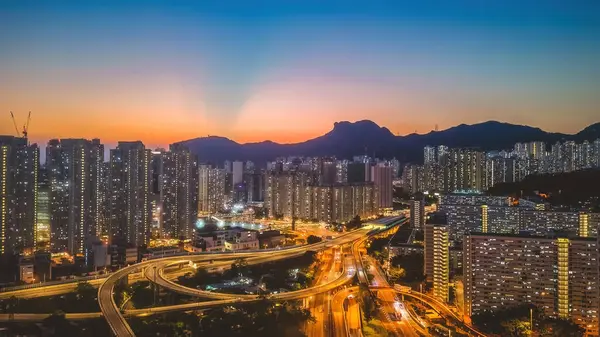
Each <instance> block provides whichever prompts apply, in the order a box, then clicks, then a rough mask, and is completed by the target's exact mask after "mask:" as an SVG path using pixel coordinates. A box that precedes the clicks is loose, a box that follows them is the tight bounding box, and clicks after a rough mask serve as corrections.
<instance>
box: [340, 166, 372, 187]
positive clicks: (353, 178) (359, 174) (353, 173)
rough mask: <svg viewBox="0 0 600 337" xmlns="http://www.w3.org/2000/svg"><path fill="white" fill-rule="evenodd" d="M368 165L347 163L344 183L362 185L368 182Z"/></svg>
mask: <svg viewBox="0 0 600 337" xmlns="http://www.w3.org/2000/svg"><path fill="white" fill-rule="evenodd" d="M370 171H371V164H370V163H362V162H352V163H348V167H347V179H346V182H348V183H350V184H354V183H364V182H366V181H370V178H369V177H370V176H371V174H370Z"/></svg>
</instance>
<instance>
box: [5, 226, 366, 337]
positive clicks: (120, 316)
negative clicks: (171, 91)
mask: <svg viewBox="0 0 600 337" xmlns="http://www.w3.org/2000/svg"><path fill="white" fill-rule="evenodd" d="M370 230H371V229H370V228H361V229H358V230H355V231H352V232H349V233H345V234H342V235H340V236H338V237H337V238H334V239H333V240H329V241H325V242H322V243H317V244H313V245H304V246H295V247H290V248H287V249H277V250H260V251H243V252H237V253H221V252H218V253H200V254H196V255H187V256H173V257H166V258H160V259H155V260H150V261H144V262H141V263H138V264H135V265H132V266H128V267H125V268H123V269H121V270H119V271H117V272H115V273H113V274H111V275H109V276H108V277H106V278H105V279H98V280H92V282H91V283H92V284H100V286H99V289H98V302H99V304H100V309H101V313H86V314H67V316H66V317H67V318H69V319H85V318H92V317H100V316H104V318H105V319H106V320H107V322H108V324H109V326H110V328H111V330H112V331H113V333H114V334H115V335H116V336H134V333H133V331H132V330H131V328H130V327H129V325H128V324H127V322H126V320H125V318H124V316H146V315H152V314H157V313H166V312H172V311H187V310H199V309H207V308H212V307H217V306H222V305H227V304H236V303H241V302H251V301H255V300H257V299H258V296H256V295H247V296H246V295H235V297H234V296H232V295H228V294H219V293H211V292H204V291H199V290H198V289H191V288H185V287H182V286H181V285H179V284H176V283H175V282H172V281H170V280H169V279H167V278H166V277H165V276H164V273H165V272H167V270H165V269H166V268H169V266H171V265H173V264H175V265H176V264H178V263H188V261H191V262H192V263H195V264H197V265H198V264H201V265H211V268H221V267H225V266H227V265H230V264H231V261H232V260H234V259H237V258H246V261H247V262H248V263H249V264H250V263H252V264H253V263H265V262H269V261H275V260H278V259H283V258H289V257H292V256H298V255H301V254H303V253H304V252H306V251H308V250H315V251H316V250H323V249H328V248H332V247H341V246H342V245H344V244H348V243H352V254H348V256H347V257H344V259H343V263H341V262H339V265H343V269H342V273H340V274H339V276H337V277H336V276H335V275H337V270H339V268H340V267H341V266H339V265H336V262H335V261H334V262H333V263H331V265H330V268H329V275H327V277H326V279H324V280H323V279H322V280H320V281H321V282H319V283H318V284H316V285H315V286H313V287H311V288H307V289H302V290H298V291H292V292H284V293H280V294H274V295H271V296H269V298H270V299H273V300H297V299H302V298H307V297H309V298H310V297H314V298H316V297H318V296H317V295H319V294H322V293H328V292H330V291H332V290H334V289H337V288H340V287H342V286H343V285H344V284H347V283H349V282H350V281H351V280H352V278H353V277H354V273H355V271H358V272H359V278H361V279H364V278H366V275H365V274H364V271H363V270H362V266H361V264H360V263H359V264H358V265H357V266H355V265H354V262H355V261H354V258H355V257H356V256H357V255H358V256H359V258H360V254H359V253H358V247H359V246H360V245H361V244H362V243H364V241H366V239H367V238H368V236H367V233H369V231H370ZM223 259H225V260H227V261H221V260H223ZM215 261H218V262H215ZM359 261H360V260H359ZM154 267H156V269H155V268H154ZM336 269H337V270H336ZM187 270H189V269H186V270H179V271H177V272H176V273H179V274H180V273H183V272H186V271H187ZM360 272H362V275H361V273H360ZM155 273H156V274H155ZM171 276H172V275H170V277H171ZM143 277H147V278H148V279H149V280H150V281H151V282H152V281H154V280H155V279H156V282H157V283H158V284H159V285H161V286H163V287H165V288H167V289H170V290H173V291H176V292H180V293H185V294H188V295H193V296H198V297H206V298H209V299H212V300H210V301H206V302H196V303H187V304H180V305H171V306H163V307H155V308H149V309H138V310H126V311H124V312H123V313H121V311H120V310H119V308H118V307H117V305H116V303H115V301H114V289H115V286H116V285H117V284H118V283H119V282H129V281H131V279H136V280H139V279H141V278H143ZM170 277H169V278H170ZM76 286H77V283H67V284H61V285H52V286H48V287H38V288H31V289H23V290H16V291H11V292H7V293H9V294H10V295H8V294H7V293H4V294H0V296H3V295H4V296H15V295H17V294H18V295H19V297H23V298H24V297H25V296H27V295H28V294H34V295H32V296H31V297H34V296H40V295H41V294H43V295H41V296H49V295H52V294H54V293H61V292H64V291H65V290H66V289H68V291H72V290H73V289H74V288H75V287H76ZM52 287H54V288H52ZM184 288H185V289H184ZM19 292H22V293H19ZM207 293H208V294H207ZM26 294H27V295H26ZM325 296H326V297H321V299H322V301H321V302H319V303H315V304H316V306H315V307H316V308H317V311H320V310H321V309H319V307H323V309H322V310H323V313H325V314H328V313H329V304H330V295H329V294H326V295H325ZM351 307H352V308H355V307H356V309H358V306H351ZM353 310H354V309H353ZM5 316H9V315H5ZM10 316H11V317H3V316H0V320H4V319H6V320H14V321H16V320H23V321H33V320H39V319H43V318H45V317H47V316H48V315H44V314H41V315H36V314H15V315H10ZM343 317H344V319H346V316H345V315H344V316H343ZM357 317H360V315H353V316H352V315H351V320H352V322H355V320H356V319H357ZM338 318H339V317H338ZM336 320H337V319H336ZM325 321H326V319H325V315H323V318H322V322H325ZM334 323H335V322H334ZM336 324H339V322H337V323H336ZM352 324H354V325H356V323H352ZM359 324H360V321H359ZM336 326H337V325H336ZM323 332H324V331H323V329H321V334H319V332H315V333H314V335H315V336H317V335H318V336H322V335H323ZM336 333H337V330H336ZM311 335H313V334H311Z"/></svg>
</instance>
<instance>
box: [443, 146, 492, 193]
mask: <svg viewBox="0 0 600 337" xmlns="http://www.w3.org/2000/svg"><path fill="white" fill-rule="evenodd" d="M484 165H485V153H483V152H479V151H475V150H472V149H450V150H449V152H448V154H447V156H446V159H445V168H446V177H445V183H446V186H445V189H444V190H445V191H449V192H456V191H482V190H483V187H484V185H483V176H484V174H483V172H484Z"/></svg>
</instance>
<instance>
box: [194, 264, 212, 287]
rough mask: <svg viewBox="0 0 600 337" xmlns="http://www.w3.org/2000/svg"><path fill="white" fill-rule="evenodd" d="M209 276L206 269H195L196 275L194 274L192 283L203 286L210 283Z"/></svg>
mask: <svg viewBox="0 0 600 337" xmlns="http://www.w3.org/2000/svg"><path fill="white" fill-rule="evenodd" d="M211 279H212V277H211V275H210V273H209V272H208V270H206V268H198V269H196V273H194V281H195V282H196V284H198V285H205V284H208V283H210V282H211Z"/></svg>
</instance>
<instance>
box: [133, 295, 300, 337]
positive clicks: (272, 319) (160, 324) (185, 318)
mask: <svg viewBox="0 0 600 337" xmlns="http://www.w3.org/2000/svg"><path fill="white" fill-rule="evenodd" d="M311 320H312V317H311V316H310V312H309V311H308V310H305V309H302V308H301V307H300V306H298V305H297V304H296V303H292V302H284V303H273V302H271V301H268V300H262V301H260V302H257V303H251V304H242V305H237V306H236V307H235V308H234V307H224V308H218V309H214V310H210V311H208V312H206V313H204V314H203V315H202V316H197V315H196V314H192V313H174V314H168V315H160V316H151V317H147V318H132V319H130V320H129V321H130V324H131V327H132V329H133V330H134V332H135V333H136V335H138V336H177V337H183V336H186V337H195V336H212V337H230V336H244V337H253V336H257V337H258V336H260V337H262V336H289V337H296V336H297V337H301V336H304V334H303V333H302V332H301V327H302V325H303V324H304V323H306V322H310V321H311Z"/></svg>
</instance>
